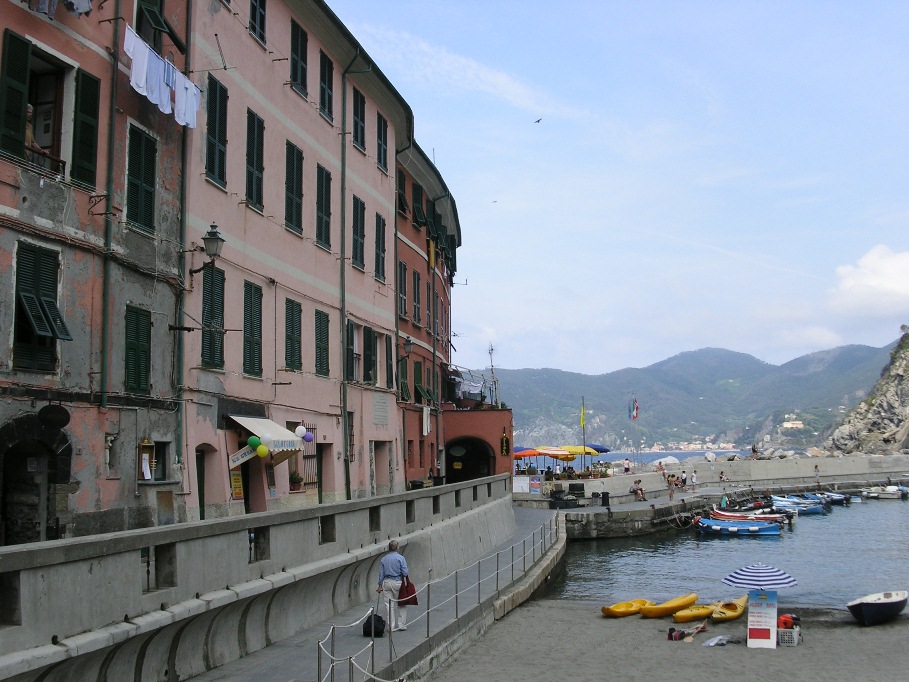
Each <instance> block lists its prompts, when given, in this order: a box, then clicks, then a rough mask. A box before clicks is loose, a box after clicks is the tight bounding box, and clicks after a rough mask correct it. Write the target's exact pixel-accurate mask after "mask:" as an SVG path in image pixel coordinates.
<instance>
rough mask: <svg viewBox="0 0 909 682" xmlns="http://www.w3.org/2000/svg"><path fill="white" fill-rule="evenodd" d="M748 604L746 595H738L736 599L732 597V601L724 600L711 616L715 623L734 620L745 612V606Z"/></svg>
mask: <svg viewBox="0 0 909 682" xmlns="http://www.w3.org/2000/svg"><path fill="white" fill-rule="evenodd" d="M747 605H748V595H747V594H746V595H745V596H744V597H739V598H738V599H733V600H732V601H726V602H723V603H722V604H720V605H719V607H717V608H716V609H715V610H714V612H713V615H712V616H711V618H713V622H715V623H723V622H725V621H727V620H735V619H736V618H738V617H739V616H741V615H742V614H743V613H745V607H746V606H747Z"/></svg>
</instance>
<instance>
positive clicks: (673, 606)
mask: <svg viewBox="0 0 909 682" xmlns="http://www.w3.org/2000/svg"><path fill="white" fill-rule="evenodd" d="M697 600H698V595H697V592H689V593H688V594H685V595H682V596H681V597H676V598H675V599H670V600H669V601H664V602H663V603H662V604H650V605H647V606H642V607H641V615H642V616H644V618H661V617H662V616H671V615H672V614H673V613H675V612H676V611H681V610H682V609H687V608H688V607H689V606H692V605H693V604H694V603H695V602H696V601H697Z"/></svg>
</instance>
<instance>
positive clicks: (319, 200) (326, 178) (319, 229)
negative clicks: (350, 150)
mask: <svg viewBox="0 0 909 682" xmlns="http://www.w3.org/2000/svg"><path fill="white" fill-rule="evenodd" d="M316 244H318V245H319V246H324V247H326V248H331V173H329V172H328V171H327V170H326V169H325V168H323V167H322V166H318V167H317V168H316Z"/></svg>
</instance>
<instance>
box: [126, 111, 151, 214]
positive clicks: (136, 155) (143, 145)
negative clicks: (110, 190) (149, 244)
mask: <svg viewBox="0 0 909 682" xmlns="http://www.w3.org/2000/svg"><path fill="white" fill-rule="evenodd" d="M127 154H128V158H127V172H126V219H127V220H128V221H129V222H131V223H133V224H134V225H135V226H137V227H139V228H142V229H143V230H145V231H147V232H154V231H155V163H156V156H157V141H156V140H155V138H153V137H152V136H151V135H148V134H147V133H145V132H144V131H143V130H142V129H140V128H138V127H136V126H130V128H129V150H128V152H127Z"/></svg>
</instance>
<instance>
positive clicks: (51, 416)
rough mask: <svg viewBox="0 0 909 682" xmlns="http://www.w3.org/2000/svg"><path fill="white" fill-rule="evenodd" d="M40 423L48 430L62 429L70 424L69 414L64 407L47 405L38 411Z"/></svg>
mask: <svg viewBox="0 0 909 682" xmlns="http://www.w3.org/2000/svg"><path fill="white" fill-rule="evenodd" d="M38 421H39V422H40V423H41V426H43V427H45V428H47V429H62V428H63V427H64V426H66V425H67V424H69V412H68V411H67V409H66V408H65V407H63V405H45V406H44V407H42V408H41V409H40V410H38Z"/></svg>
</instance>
